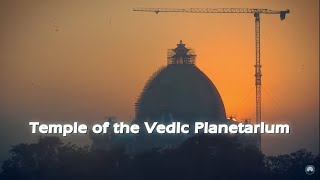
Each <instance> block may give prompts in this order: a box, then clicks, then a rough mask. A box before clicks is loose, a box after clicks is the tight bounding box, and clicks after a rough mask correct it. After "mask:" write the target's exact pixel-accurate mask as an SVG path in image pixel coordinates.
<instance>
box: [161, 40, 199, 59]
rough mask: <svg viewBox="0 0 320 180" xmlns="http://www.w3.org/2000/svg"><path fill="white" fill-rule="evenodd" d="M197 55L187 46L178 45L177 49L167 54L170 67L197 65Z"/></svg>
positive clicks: (170, 50)
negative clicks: (175, 65)
mask: <svg viewBox="0 0 320 180" xmlns="http://www.w3.org/2000/svg"><path fill="white" fill-rule="evenodd" d="M196 56H197V55H196V54H195V53H194V51H193V50H192V49H188V48H186V47H185V44H183V43H182V41H181V40H180V43H179V44H177V47H176V48H175V49H169V50H168V53H167V60H168V65H171V64H195V62H196Z"/></svg>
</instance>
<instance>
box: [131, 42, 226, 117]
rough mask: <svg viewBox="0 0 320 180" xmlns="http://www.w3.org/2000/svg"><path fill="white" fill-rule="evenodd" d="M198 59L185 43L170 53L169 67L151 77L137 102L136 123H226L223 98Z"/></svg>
mask: <svg viewBox="0 0 320 180" xmlns="http://www.w3.org/2000/svg"><path fill="white" fill-rule="evenodd" d="M195 58H196V55H195V54H194V53H193V51H192V50H191V49H188V48H186V46H185V44H183V43H182V41H180V43H179V44H177V47H176V48H175V49H170V50H169V51H168V63H167V66H165V67H163V68H160V69H159V70H158V71H157V72H155V74H154V75H153V76H151V78H150V80H149V81H148V82H147V83H146V85H145V87H144V89H143V91H142V93H141V95H140V97H139V98H138V100H137V102H136V121H137V122H141V121H149V120H155V119H157V120H158V119H161V118H164V117H167V116H170V117H171V118H173V119H175V120H179V121H181V122H185V123H192V122H194V121H196V120H199V119H202V120H204V119H205V120H208V121H214V122H217V121H224V120H226V114H225V109H224V105H223V102H222V99H221V96H220V94H219V92H218V90H217V88H216V87H215V85H214V84H213V83H212V82H211V81H210V79H209V78H208V77H207V76H206V75H205V74H204V73H203V72H202V71H201V70H200V69H199V68H198V67H197V66H196V65H195Z"/></svg>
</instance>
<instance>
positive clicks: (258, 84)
mask: <svg viewBox="0 0 320 180" xmlns="http://www.w3.org/2000/svg"><path fill="white" fill-rule="evenodd" d="M133 11H142V12H155V13H156V14H158V13H160V12H161V13H162V12H163V13H176V12H177V13H249V14H253V15H254V18H255V40H256V43H255V46H256V62H255V65H254V67H255V74H254V76H255V86H256V123H257V124H260V123H261V104H262V103H261V77H262V74H261V61H260V56H261V54H260V14H279V15H280V20H284V19H285V17H286V14H287V13H289V12H290V11H289V9H286V10H270V9H254V8H134V9H133ZM258 148H259V150H261V134H259V137H258Z"/></svg>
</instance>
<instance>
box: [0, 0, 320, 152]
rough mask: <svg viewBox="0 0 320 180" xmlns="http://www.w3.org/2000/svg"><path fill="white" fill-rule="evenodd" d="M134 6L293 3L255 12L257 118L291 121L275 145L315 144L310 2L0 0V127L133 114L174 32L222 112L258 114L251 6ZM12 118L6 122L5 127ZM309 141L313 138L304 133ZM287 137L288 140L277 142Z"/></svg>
mask: <svg viewBox="0 0 320 180" xmlns="http://www.w3.org/2000/svg"><path fill="white" fill-rule="evenodd" d="M133 7H177V8H183V7H211V8H225V7H239V8H241V7H244V8H245V7H249V8H251V7H252V8H268V9H277V10H278V9H290V10H291V13H290V14H288V15H287V18H286V20H285V21H280V19H279V17H278V15H262V17H261V51H262V52H261V61H262V68H263V69H262V73H263V77H262V78H263V79H262V83H263V90H262V99H263V104H262V107H263V110H262V119H263V120H264V121H266V122H270V123H277V122H285V123H288V124H290V125H292V131H293V132H292V134H290V135H289V136H283V137H265V138H266V141H265V143H264V144H265V145H264V147H263V148H264V151H266V152H270V153H274V151H273V150H272V146H271V144H272V145H273V144H274V143H276V144H278V145H279V147H281V148H282V149H281V152H286V151H292V150H295V149H297V148H301V147H306V148H309V149H313V150H317V149H318V147H319V143H318V138H315V137H316V136H318V134H319V128H318V127H319V111H318V110H319V9H318V8H319V3H318V1H316V0H310V1H303V0H299V1H298V0H283V1H279V0H259V1H257V0H244V1H238V0H232V1H224V0H220V1H214V2H213V1H209V0H202V1H196V0H176V1H172V0H161V1H160V0H155V1H147V0H130V1H129V0H128V1H116V0H114V1H40V0H39V1H7V2H4V1H1V2H0V24H1V28H0V39H1V41H0V83H1V86H0V92H1V93H0V107H1V109H0V110H1V111H0V113H1V115H0V116H1V117H0V118H1V122H2V123H3V125H1V127H0V130H2V133H3V134H4V135H5V136H8V137H12V138H13V139H15V140H17V139H19V138H20V137H19V136H18V135H14V134H12V133H11V134H10V127H12V126H13V125H17V126H19V127H21V128H22V129H23V130H22V131H23V132H24V135H27V136H28V133H29V132H28V130H29V129H28V127H27V126H26V122H28V121H30V120H31V119H40V120H46V121H51V122H52V121H69V122H70V121H74V120H80V121H91V122H92V121H97V120H100V119H102V118H103V117H104V116H105V115H113V116H116V117H118V118H119V119H123V120H131V119H132V118H133V117H134V103H135V101H136V98H137V96H138V95H139V94H140V92H141V90H142V88H143V86H144V84H145V82H146V81H147V80H148V78H149V77H150V75H151V74H152V73H153V72H154V71H155V70H156V69H157V68H159V67H161V66H163V65H165V64H166V53H167V49H168V48H174V47H175V46H176V45H175V44H176V43H178V42H179V40H183V41H184V42H185V43H186V44H187V46H188V47H191V48H193V49H194V50H195V52H196V53H197V55H198V56H197V62H196V64H197V66H198V67H199V68H200V69H202V70H203V71H204V72H205V73H206V74H207V76H208V77H209V78H210V79H211V80H212V81H213V83H214V84H215V85H216V87H217V88H218V90H219V92H220V94H221V96H222V99H223V101H224V104H225V108H226V111H227V115H233V116H236V117H237V118H238V119H242V118H251V119H254V118H255V117H254V113H255V108H254V100H255V90H254V76H253V74H254V68H253V65H254V62H255V46H254V45H255V44H254V43H255V39H254V17H253V15H252V14H179V13H175V14H174V13H172V14H170V13H166V14H158V15H156V14H153V13H141V12H133V11H132V8H133ZM6 126H8V127H9V128H8V127H6ZM306 139H310V140H308V141H306ZM283 141H285V142H288V143H291V145H290V146H289V147H287V145H285V144H282V142H283Z"/></svg>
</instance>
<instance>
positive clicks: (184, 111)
mask: <svg viewBox="0 0 320 180" xmlns="http://www.w3.org/2000/svg"><path fill="white" fill-rule="evenodd" d="M195 63H196V54H195V53H194V52H193V51H192V50H191V49H189V48H187V47H186V46H185V44H183V43H182V41H180V42H179V44H177V47H176V48H174V49H169V50H168V53H167V65H166V66H164V67H162V68H160V69H159V70H157V71H156V72H155V73H154V74H153V75H152V76H151V77H150V78H149V80H148V81H147V82H146V84H145V86H144V88H143V90H142V92H141V95H140V96H139V97H138V99H137V102H136V104H135V111H136V115H135V119H134V120H133V121H132V123H134V124H139V125H140V127H141V126H143V123H144V122H159V123H161V124H170V123H172V122H181V123H185V124H189V125H190V127H192V126H193V125H194V123H195V122H197V121H201V122H208V123H213V124H219V123H221V124H232V123H233V124H234V123H237V122H235V121H233V120H232V119H228V118H226V113H225V108H224V105H223V101H222V98H221V96H220V94H219V92H218V90H217V88H216V87H215V85H214V84H213V83H212V81H211V80H210V79H209V78H208V77H207V76H206V75H205V74H204V73H203V72H202V71H201V70H200V69H199V68H198V67H197V66H196V65H195ZM110 121H112V120H110ZM111 123H112V122H111ZM191 136H193V134H192V133H191V134H179V135H178V134H175V135H174V136H172V135H170V134H157V133H154V134H148V133H146V131H144V129H143V128H142V129H140V133H139V134H136V135H131V134H116V135H115V134H113V133H108V134H105V135H102V136H101V135H92V136H91V139H92V140H93V146H94V147H95V148H103V149H110V148H112V147H114V146H119V145H120V146H123V145H125V146H126V147H127V151H128V152H130V153H137V152H141V151H145V150H147V149H151V148H157V147H161V148H174V147H177V146H178V145H179V144H180V143H182V142H183V141H184V140H186V139H187V138H190V137H191ZM239 140H240V141H242V142H241V143H242V144H243V145H244V146H246V145H250V146H252V145H253V146H256V147H258V143H257V140H258V138H257V136H256V135H252V136H251V135H242V136H241V137H240V138H239Z"/></svg>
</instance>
